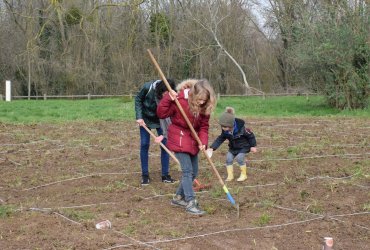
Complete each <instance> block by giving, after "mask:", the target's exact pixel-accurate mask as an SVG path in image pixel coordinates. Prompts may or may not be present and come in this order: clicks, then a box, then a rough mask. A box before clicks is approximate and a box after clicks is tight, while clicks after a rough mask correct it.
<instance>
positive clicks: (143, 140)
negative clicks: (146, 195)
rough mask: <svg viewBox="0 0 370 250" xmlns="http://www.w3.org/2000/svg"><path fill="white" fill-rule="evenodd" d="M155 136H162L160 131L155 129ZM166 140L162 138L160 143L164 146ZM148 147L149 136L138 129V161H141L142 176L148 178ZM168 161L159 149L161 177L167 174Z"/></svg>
mask: <svg viewBox="0 0 370 250" xmlns="http://www.w3.org/2000/svg"><path fill="white" fill-rule="evenodd" d="M156 130H157V134H158V135H162V134H163V132H162V129H161V128H157V129H156ZM166 142H167V139H166V138H164V139H163V141H162V143H163V144H164V145H166ZM149 145H150V134H149V133H148V132H147V131H146V130H145V129H144V128H142V127H140V160H141V173H142V175H147V176H149V166H148V161H149ZM169 160H170V156H169V155H168V153H167V152H166V151H165V150H164V149H163V148H162V147H161V164H162V176H165V175H168V174H169Z"/></svg>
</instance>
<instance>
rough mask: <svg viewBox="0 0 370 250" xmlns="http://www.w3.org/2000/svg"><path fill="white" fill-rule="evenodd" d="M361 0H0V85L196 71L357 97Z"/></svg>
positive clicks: (362, 69)
mask: <svg viewBox="0 0 370 250" xmlns="http://www.w3.org/2000/svg"><path fill="white" fill-rule="evenodd" d="M369 10H370V5H369V1H368V0H296V1H293V0H260V1H253V0H231V1H226V0H177V1H175V0H151V1H145V0H126V1H123V0H122V1H120V0H28V1H24V0H1V1H0V46H1V50H0V82H2V83H4V84H0V93H4V92H5V90H4V88H5V80H11V81H12V83H13V89H12V91H13V94H14V95H24V96H34V95H43V94H47V95H78V94H87V93H90V94H130V93H133V94H134V93H136V91H137V90H138V89H139V88H140V86H141V85H142V84H143V82H145V81H148V80H151V79H156V78H158V73H157V72H156V71H155V69H154V67H153V65H152V64H151V62H150V60H149V57H148V54H147V52H146V49H148V48H149V49H151V50H152V52H153V54H154V55H155V57H156V59H157V60H158V62H159V64H160V65H161V68H162V70H163V71H164V73H165V75H166V76H167V77H171V78H173V79H175V80H177V81H181V80H182V79H185V78H207V79H208V80H209V81H210V82H211V84H212V85H213V87H214V89H215V91H216V92H217V93H221V94H245V93H247V94H248V93H249V94H250V93H253V91H256V90H260V91H263V92H266V93H282V92H301V93H303V92H317V93H319V94H324V96H326V100H327V102H328V103H329V104H330V105H331V106H333V107H336V108H339V109H343V108H349V109H352V108H364V107H367V105H368V99H369V90H370V83H369V82H370V81H369V72H370V70H369V68H370V66H369V65H370V64H369V61H370V35H369V34H370V22H369V16H370V15H369V14H370V11H369Z"/></svg>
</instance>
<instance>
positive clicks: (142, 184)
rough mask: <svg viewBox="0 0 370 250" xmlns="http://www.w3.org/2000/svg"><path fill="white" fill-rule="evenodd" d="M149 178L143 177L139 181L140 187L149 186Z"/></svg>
mask: <svg viewBox="0 0 370 250" xmlns="http://www.w3.org/2000/svg"><path fill="white" fill-rule="evenodd" d="M149 182H150V178H149V176H148V175H143V176H142V179H141V186H147V185H149Z"/></svg>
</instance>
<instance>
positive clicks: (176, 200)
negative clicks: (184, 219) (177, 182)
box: [171, 195, 188, 208]
mask: <svg viewBox="0 0 370 250" xmlns="http://www.w3.org/2000/svg"><path fill="white" fill-rule="evenodd" d="M171 205H174V206H178V207H183V208H185V207H186V206H187V205H188V203H187V202H186V201H185V200H184V197H182V196H181V195H175V196H174V197H173V198H172V200H171Z"/></svg>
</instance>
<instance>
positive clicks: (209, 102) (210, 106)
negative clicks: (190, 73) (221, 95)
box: [189, 79, 216, 115]
mask: <svg viewBox="0 0 370 250" xmlns="http://www.w3.org/2000/svg"><path fill="white" fill-rule="evenodd" d="M199 99H203V100H206V102H205V103H204V104H202V105H198V100H199ZM189 107H190V111H192V112H193V113H194V114H195V115H198V114H204V115H210V114H211V113H212V111H213V110H214V108H215V107H216V96H215V92H214V91H213V88H212V87H211V85H210V84H209V82H208V81H207V80H206V79H201V80H198V81H197V82H196V83H195V84H194V85H193V86H192V87H191V88H190V91H189Z"/></svg>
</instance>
